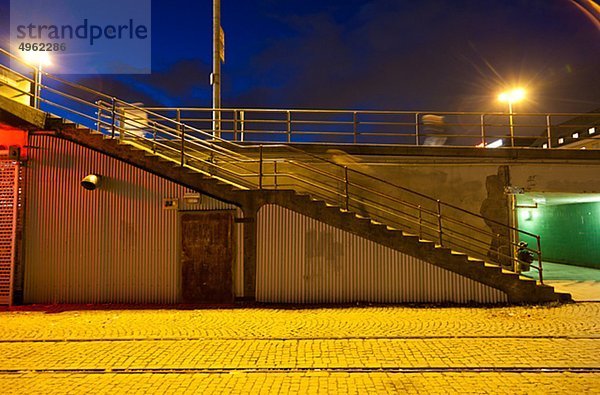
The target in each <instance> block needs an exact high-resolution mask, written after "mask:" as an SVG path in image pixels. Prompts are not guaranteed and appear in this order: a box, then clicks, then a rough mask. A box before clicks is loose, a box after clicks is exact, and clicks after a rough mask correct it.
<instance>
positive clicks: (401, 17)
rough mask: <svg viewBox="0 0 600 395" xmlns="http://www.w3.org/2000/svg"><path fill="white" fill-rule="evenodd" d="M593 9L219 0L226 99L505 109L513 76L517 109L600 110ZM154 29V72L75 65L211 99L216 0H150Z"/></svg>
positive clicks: (539, 4) (0, 18)
mask: <svg viewBox="0 0 600 395" xmlns="http://www.w3.org/2000/svg"><path fill="white" fill-rule="evenodd" d="M8 3H9V2H8V1H7V0H0V26H1V30H0V45H1V46H2V47H4V48H7V47H8V45H7V43H8V39H7V37H8V23H9V21H8V11H9V8H8ZM578 4H579V6H578ZM175 5H176V6H175ZM595 7H598V6H597V4H596V5H595ZM593 9H594V4H593V3H592V2H591V1H590V0H577V1H573V0H513V1H509V0H470V1H469V0H420V1H412V0H411V1H408V0H406V1H405V0H372V1H366V0H362V1H359V0H327V1H325V0H260V1H259V0H257V1H242V0H222V26H223V29H224V30H225V34H226V48H225V51H226V63H225V64H224V65H223V69H222V73H223V88H222V101H223V107H228V108H231V107H276V108H332V109H333V108H335V109H386V110H437V111H502V110H505V109H504V107H503V105H502V104H501V103H499V102H498V101H497V95H498V93H499V92H500V91H501V90H502V89H503V88H504V87H509V86H512V85H514V84H519V85H522V86H525V87H526V88H527V89H528V92H529V98H530V99H529V100H528V101H527V102H526V103H522V104H519V109H518V110H520V111H531V112H534V111H535V112H538V111H539V112H572V111H577V112H585V111H591V110H595V109H597V108H599V107H600V27H599V26H600V22H598V14H596V16H595V18H594V16H593V15H592V14H590V13H589V11H591V10H593ZM585 10H588V12H587V13H586V12H585ZM596 12H598V11H596ZM152 36H153V42H152V59H153V60H152V69H153V73H152V74H151V75H145V76H144V75H117V76H115V75H112V76H111V75H107V76H68V78H69V79H72V80H76V81H81V82H84V83H86V84H89V85H91V86H93V87H96V88H99V89H101V90H103V91H106V92H107V93H110V94H113V95H116V96H119V97H121V98H123V99H126V100H131V101H141V102H144V103H145V104H148V105H161V106H182V105H185V106H200V107H210V106H211V86H210V85H209V74H210V72H211V68H212V66H211V64H212V63H211V62H212V61H211V57H212V0H178V1H152ZM54 67H58V66H54ZM48 71H49V72H56V73H58V72H59V70H56V69H49V70H48Z"/></svg>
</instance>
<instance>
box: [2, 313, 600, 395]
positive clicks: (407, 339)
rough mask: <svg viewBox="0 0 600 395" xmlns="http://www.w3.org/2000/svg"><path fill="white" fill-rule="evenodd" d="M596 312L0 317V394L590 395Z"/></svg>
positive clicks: (598, 374)
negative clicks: (460, 394)
mask: <svg viewBox="0 0 600 395" xmlns="http://www.w3.org/2000/svg"><path fill="white" fill-rule="evenodd" d="M599 324H600V304H595V303H588V304H576V305H565V306H558V307H504V308H407V307H368V308H364V307H355V308H310V309H277V308H245V309H241V308H240V309H205V310H81V311H63V312H60V311H57V309H50V310H48V311H46V312H36V311H14V312H10V311H4V312H0V393H1V394H13V393H14V394H47V393H58V394H62V393H72V394H83V393H114V394H122V393H128V394H129V393H134V394H135V393H144V394H147V393H194V394H196V393H203V394H204V393H232V394H245V393H252V394H254V393H259V394H260V393H297V394H304V393H322V394H342V393H343V394H346V393H349V394H353V393H354V394H359V393H432V394H437V393H439V394H445V393H509V394H513V393H517V394H521V393H522V394H530V393H540V394H541V393H544V394H546V393H577V394H579V393H600V326H599Z"/></svg>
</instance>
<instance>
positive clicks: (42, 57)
mask: <svg viewBox="0 0 600 395" xmlns="http://www.w3.org/2000/svg"><path fill="white" fill-rule="evenodd" d="M22 53H23V59H25V61H26V62H27V63H29V64H31V65H34V66H38V67H41V66H49V65H51V64H52V62H51V61H50V55H48V52H45V51H24V52H22Z"/></svg>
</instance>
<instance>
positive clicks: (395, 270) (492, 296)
mask: <svg viewBox="0 0 600 395" xmlns="http://www.w3.org/2000/svg"><path fill="white" fill-rule="evenodd" d="M257 228H258V235H257V238H258V243H257V264H256V277H257V285H256V299H257V300H258V301H263V302H280V303H286V302H288V303H289V302H294V303H306V302H308V303H339V302H354V301H366V302H377V303H401V302H456V303H465V302H469V301H474V302H482V303H497V302H506V301H507V297H506V294H505V293H503V292H501V291H499V290H497V289H494V288H491V287H488V286H486V285H483V284H481V283H478V282H476V281H473V280H470V279H468V278H465V277H462V276H460V275H458V274H456V273H453V272H450V271H447V270H445V269H442V268H439V267H437V266H434V265H431V264H429V263H427V262H424V261H421V260H419V259H416V258H413V257H411V256H408V255H405V254H402V253H400V252H398V251H396V250H393V249H391V248H387V247H384V246H381V245H379V244H376V243H374V242H372V241H369V240H366V239H364V238H361V237H358V236H356V235H353V234H351V233H349V232H345V231H342V230H340V229H338V228H335V227H332V226H329V225H327V224H325V223H323V222H320V221H316V220H314V219H311V218H309V217H306V216H304V215H301V214H298V213H296V212H293V211H291V210H288V209H285V208H283V207H280V206H275V205H266V206H263V207H262V208H261V209H260V211H259V213H258V217H257Z"/></svg>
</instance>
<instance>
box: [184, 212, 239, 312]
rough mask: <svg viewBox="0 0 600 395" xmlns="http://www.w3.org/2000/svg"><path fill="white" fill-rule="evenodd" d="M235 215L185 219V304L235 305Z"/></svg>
mask: <svg viewBox="0 0 600 395" xmlns="http://www.w3.org/2000/svg"><path fill="white" fill-rule="evenodd" d="M233 232H234V211H225V210H223V211H196V212H186V213H183V214H182V215H181V240H182V248H181V271H182V272H181V274H182V281H181V291H182V302H183V303H231V302H233V280H232V267H233V259H234V256H235V254H234V246H235V239H234V233H233Z"/></svg>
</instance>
